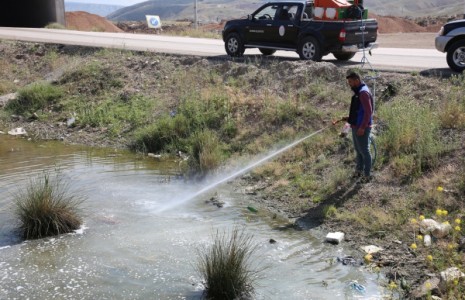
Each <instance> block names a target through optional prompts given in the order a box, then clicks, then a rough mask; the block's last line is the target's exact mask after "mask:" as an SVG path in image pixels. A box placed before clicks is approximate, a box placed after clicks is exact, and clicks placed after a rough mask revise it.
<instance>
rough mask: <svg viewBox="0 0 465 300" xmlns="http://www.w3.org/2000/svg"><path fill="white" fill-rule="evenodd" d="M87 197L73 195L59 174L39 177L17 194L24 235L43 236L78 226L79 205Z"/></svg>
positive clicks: (15, 198) (69, 230) (18, 214)
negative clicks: (51, 176) (54, 176)
mask: <svg viewBox="0 0 465 300" xmlns="http://www.w3.org/2000/svg"><path fill="white" fill-rule="evenodd" d="M82 201H83V198H82V197H80V196H75V195H72V194H71V193H70V192H69V188H68V185H67V184H66V183H64V182H63V180H61V179H60V178H58V176H57V177H56V178H52V179H51V178H50V175H49V174H45V175H44V176H43V177H37V178H36V179H33V180H31V181H30V183H29V184H28V185H27V186H26V187H25V188H24V189H21V190H20V191H18V192H17V193H16V195H15V196H14V198H13V202H14V205H15V214H16V216H17V217H18V219H19V229H20V231H21V234H22V236H23V238H24V239H40V238H44V237H48V236H54V235H59V234H63V233H68V232H71V231H73V230H76V229H78V228H79V227H80V226H81V223H82V220H81V218H80V217H79V213H78V209H79V206H80V204H81V203H82Z"/></svg>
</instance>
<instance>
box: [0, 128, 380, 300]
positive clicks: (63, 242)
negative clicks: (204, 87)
mask: <svg viewBox="0 0 465 300" xmlns="http://www.w3.org/2000/svg"><path fill="white" fill-rule="evenodd" d="M177 167H178V165H177V163H176V162H164V163H162V162H158V161H156V160H155V159H152V158H141V157H139V156H137V155H134V154H131V153H125V152H121V151H119V152H118V151H113V150H108V149H107V150H101V149H98V150H97V149H91V148H84V147H71V146H64V145H62V144H60V143H32V142H27V141H25V140H21V139H16V138H12V137H9V136H0V299H200V298H201V295H202V286H201V284H200V281H201V279H200V277H199V275H198V274H197V272H196V270H195V265H196V262H197V252H196V250H197V249H199V248H200V247H202V246H205V245H207V244H209V243H210V242H211V241H212V236H213V235H214V233H215V232H216V230H220V232H222V231H227V232H230V230H231V229H232V228H233V227H234V226H240V227H243V228H245V230H246V232H247V233H249V234H251V235H253V237H254V241H255V242H256V243H257V244H258V246H259V250H258V252H257V255H256V262H257V264H259V265H260V266H265V267H266V268H267V269H266V271H265V272H264V273H263V275H264V278H263V279H260V280H259V286H258V287H257V289H256V292H257V293H256V299H355V298H363V299H378V298H380V294H381V289H380V288H379V287H378V284H377V275H376V274H372V273H370V272H367V271H366V270H364V269H363V268H362V267H349V266H343V265H341V264H340V263H337V262H335V258H336V257H342V256H345V255H349V254H351V253H350V252H348V251H349V250H348V249H344V248H343V245H342V246H332V245H328V244H325V243H322V240H323V235H322V234H321V233H319V232H317V231H294V230H292V229H287V230H282V225H284V224H282V223H280V221H279V220H275V219H273V218H272V217H270V216H268V215H266V214H265V213H263V214H262V213H259V214H258V215H257V214H254V213H252V212H250V211H248V210H247V209H246V207H247V205H249V203H247V201H246V200H244V199H243V197H242V194H240V193H237V192H235V191H234V190H233V189H232V188H231V186H230V185H228V184H227V183H225V184H223V185H221V186H219V187H218V188H216V189H214V190H212V191H210V192H208V193H206V194H202V195H199V196H197V197H196V198H194V199H192V200H190V201H187V202H185V203H183V204H182V205H180V206H172V205H171V203H173V202H175V201H176V200H178V199H185V197H186V196H187V195H190V194H195V193H196V192H197V191H199V190H201V189H202V188H203V187H204V186H202V185H201V184H197V185H190V184H187V183H186V182H184V181H183V180H182V179H181V178H179V177H177V176H176V174H177ZM44 170H52V171H53V170H59V171H60V176H62V177H63V178H64V179H65V180H66V181H67V182H69V185H70V188H71V189H72V190H74V191H79V192H80V193H83V194H84V195H85V196H86V198H87V200H86V202H85V204H84V205H83V208H82V209H83V216H84V226H83V228H82V229H81V230H79V231H78V232H76V233H73V234H67V235H62V236H59V237H55V238H46V239H41V240H35V241H28V242H21V241H20V240H19V239H18V237H17V235H16V234H15V219H14V216H13V214H12V205H11V198H12V196H11V194H12V193H14V191H16V190H17V189H18V188H21V187H24V186H25V185H26V184H27V183H28V182H29V180H30V178H36V177H37V176H40V175H41V174H42V173H43V171H44ZM214 193H216V194H217V196H218V198H219V199H220V200H222V201H224V202H225V203H226V204H225V206H224V207H223V208H217V207H216V206H213V205H211V204H207V203H205V200H207V199H209V198H210V197H211V196H212V195H213V194H214ZM166 207H169V208H170V209H165V208H166ZM270 238H273V239H274V240H276V241H277V243H275V244H270V243H269V240H270ZM354 280H355V281H357V282H358V283H360V284H362V285H363V286H364V287H365V288H366V291H365V293H363V294H362V293H359V292H357V291H353V290H351V289H350V288H349V287H348V284H349V283H350V282H352V281H354Z"/></svg>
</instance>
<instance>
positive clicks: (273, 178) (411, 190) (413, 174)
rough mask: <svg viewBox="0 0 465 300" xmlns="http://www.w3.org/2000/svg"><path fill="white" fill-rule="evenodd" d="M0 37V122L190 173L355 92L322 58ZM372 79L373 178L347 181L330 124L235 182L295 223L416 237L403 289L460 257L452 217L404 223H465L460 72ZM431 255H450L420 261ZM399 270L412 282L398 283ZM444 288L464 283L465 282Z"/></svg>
mask: <svg viewBox="0 0 465 300" xmlns="http://www.w3.org/2000/svg"><path fill="white" fill-rule="evenodd" d="M0 46H1V49H2V51H3V52H4V53H5V55H2V57H1V58H0V65H1V66H2V69H1V72H2V76H1V77H0V94H6V93H12V92H18V95H19V97H18V99H17V100H16V101H14V102H11V103H10V104H9V105H8V106H7V107H6V108H5V109H4V110H2V111H1V113H0V121H1V124H2V127H12V126H19V125H21V126H23V127H25V128H26V130H27V131H28V132H31V133H33V134H32V136H33V137H37V138H44V137H48V138H59V137H63V138H62V139H63V140H64V141H65V142H71V143H89V141H93V142H96V143H95V144H97V145H99V143H100V145H101V146H125V147H130V148H132V149H133V150H134V151H139V152H141V153H157V154H167V155H176V154H179V153H181V154H183V155H186V156H188V157H189V159H188V160H186V165H185V166H184V167H185V170H186V173H189V174H191V175H199V174H200V175H203V174H206V173H209V172H215V170H217V169H218V168H221V166H222V165H225V164H231V163H233V162H234V161H235V160H236V159H237V158H239V157H249V156H253V155H257V154H261V153H267V152H268V151H269V150H270V149H272V148H275V147H277V146H279V145H285V144H287V143H289V142H291V141H293V140H295V139H296V138H298V137H302V136H304V135H306V134H309V133H311V132H314V131H316V130H318V129H320V128H322V127H324V126H327V125H329V124H330V122H331V120H333V119H336V118H338V117H341V116H344V115H346V114H347V110H348V106H349V101H350V96H351V92H350V90H349V89H348V87H347V86H346V83H345V71H344V70H343V69H340V68H337V67H336V66H334V65H332V64H329V63H313V62H303V61H289V60H279V59H274V58H268V59H265V58H262V57H260V56H248V57H246V58H245V59H244V60H241V61H237V62H234V61H229V60H215V59H209V60H207V59H201V58H193V57H175V56H166V55H160V54H154V53H140V52H130V51H120V50H99V49H91V48H79V47H71V46H63V47H58V46H50V45H48V46H47V45H38V44H24V43H18V44H15V43H9V42H2V43H1V44H0ZM365 74H366V73H365ZM45 78H53V80H52V81H51V82H50V81H49V82H44V81H43V80H44V79H45ZM369 84H371V83H369ZM376 86H377V91H376V94H377V96H378V97H377V112H376V117H377V120H376V124H377V127H376V131H377V133H376V143H377V146H378V158H377V162H376V164H375V180H374V181H373V182H372V183H369V184H367V185H364V186H360V185H356V184H354V182H353V181H352V180H351V179H350V174H351V172H352V171H353V168H354V167H353V161H354V156H353V149H352V144H351V141H349V140H347V139H342V138H340V137H339V136H338V132H339V129H340V128H338V127H331V128H329V129H327V130H326V131H324V132H323V133H322V134H320V135H317V136H315V137H314V138H312V139H309V140H306V141H305V142H303V143H302V144H300V145H299V146H297V147H295V148H293V149H291V150H290V151H288V152H286V153H284V154H283V155H281V156H279V158H277V159H275V160H273V161H270V162H269V163H267V164H265V165H262V166H260V167H258V168H257V169H255V170H253V171H252V172H251V173H250V177H249V178H248V179H247V180H248V181H247V182H246V183H244V184H247V185H249V186H251V187H254V186H260V188H259V189H258V188H257V192H258V193H260V197H259V198H260V199H265V201H264V202H263V203H268V204H269V203H272V204H273V205H272V206H273V207H275V209H276V210H277V211H278V212H279V213H281V214H284V215H286V216H288V217H290V218H292V219H293V220H300V221H308V220H310V219H311V222H313V223H315V222H317V221H318V222H320V223H319V224H325V226H328V227H330V228H331V229H337V230H340V229H341V228H344V230H347V231H349V232H348V234H349V235H351V234H352V235H355V234H357V235H359V237H358V239H359V240H360V243H373V244H382V245H384V246H385V247H386V248H392V249H398V251H401V250H400V249H401V248H402V247H404V246H405V245H411V244H413V243H415V244H417V248H416V249H411V251H413V252H412V253H414V254H415V255H414V256H412V257H409V258H408V259H407V261H406V262H405V261H401V259H400V258H399V259H398V261H395V262H394V263H393V264H394V266H398V265H399V266H400V265H401V264H402V266H403V267H404V268H407V269H411V270H410V271H408V272H407V271H406V272H404V273H402V274H398V273H395V272H394V273H392V274H393V275H392V282H393V283H394V284H396V286H398V287H399V291H400V292H401V293H404V294H409V293H410V292H411V291H412V290H413V289H414V288H415V287H417V286H419V285H421V284H423V281H424V280H425V277H426V275H425V273H424V269H426V270H430V271H431V272H439V271H441V270H442V269H443V268H445V267H446V266H457V267H459V268H461V269H462V270H463V267H464V266H463V261H464V258H463V253H461V252H458V251H457V250H458V247H459V239H460V237H462V236H463V234H464V231H463V229H462V228H461V227H460V230H455V229H454V231H453V234H452V233H451V234H450V235H449V236H448V237H447V238H444V239H442V240H440V241H437V242H435V244H434V246H433V247H431V248H426V247H423V246H421V243H419V242H418V239H417V235H418V234H419V233H418V232H416V231H415V229H412V227H411V219H418V218H419V216H420V215H423V216H424V217H426V218H430V217H431V218H434V219H438V220H439V219H440V218H439V216H438V215H437V214H436V210H437V209H440V210H441V211H443V210H444V211H447V212H448V218H449V219H448V221H449V222H451V223H453V222H455V220H456V219H459V220H462V219H463V214H464V201H463V200H464V191H465V178H464V175H463V174H464V172H463V171H464V170H463V165H464V164H463V159H462V157H463V154H464V150H463V144H464V129H465V100H464V97H463V90H464V89H465V80H464V77H463V76H455V77H452V78H439V77H422V76H418V75H415V74H382V76H381V77H380V78H379V79H378V81H377V85H376ZM13 114H14V115H16V116H15V117H14V118H12V115H13ZM18 114H19V115H20V116H19V117H18ZM73 118H74V119H73ZM70 119H73V122H71V124H70V125H69V127H68V123H69V122H68V121H69V120H70ZM41 124H42V125H41ZM50 125H53V127H50ZM45 128H46V129H45ZM42 131H47V132H46V134H44V132H42ZM438 187H441V188H442V190H441V189H439V190H438ZM260 199H258V200H257V201H261V200H260ZM441 218H442V217H441ZM440 220H441V221H445V220H443V219H440ZM457 226H459V225H457ZM393 240H396V241H400V242H401V244H395V243H394V244H392V241H393ZM388 242H389V243H390V244H389V245H386V243H388ZM448 244H453V245H455V246H453V247H452V248H451V249H449V248H448V246H447V245H448ZM396 245H399V246H396ZM444 245H445V246H444ZM396 247H397V248H396ZM444 247H445V248H444ZM392 249H391V251H397V250H392ZM403 251H404V252H405V249H404V250H403ZM447 251H449V252H447ZM407 253H411V252H409V251H407ZM440 253H442V254H440ZM449 254H450V256H448V255H449ZM412 255H413V254H412ZM429 255H431V256H433V257H438V256H441V257H446V258H445V259H441V260H436V259H433V260H428V257H429ZM449 257H450V259H449ZM402 258H403V259H405V257H402ZM376 259H380V260H381V259H382V257H381V258H380V257H378V258H377V257H375V259H374V262H378V264H379V265H383V264H382V263H379V260H378V261H377V260H376ZM460 259H461V260H460ZM410 263H412V265H410ZM413 263H414V264H413ZM414 269H416V270H418V271H417V272H414ZM388 277H389V276H388ZM400 278H405V279H406V280H407V281H408V282H409V285H410V286H411V289H409V290H404V289H401V288H400V281H399V280H400ZM392 286H394V285H392ZM448 291H450V292H451V293H458V292H461V291H463V282H461V281H460V282H458V283H457V285H456V286H451V287H450V288H449V290H448Z"/></svg>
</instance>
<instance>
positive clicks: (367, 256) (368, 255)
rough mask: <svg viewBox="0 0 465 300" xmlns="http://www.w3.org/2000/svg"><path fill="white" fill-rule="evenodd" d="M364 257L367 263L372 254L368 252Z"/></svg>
mask: <svg viewBox="0 0 465 300" xmlns="http://www.w3.org/2000/svg"><path fill="white" fill-rule="evenodd" d="M364 259H365V261H366V262H367V263H369V262H370V261H371V260H372V259H373V255H371V254H369V253H368V254H367V255H365V257H364Z"/></svg>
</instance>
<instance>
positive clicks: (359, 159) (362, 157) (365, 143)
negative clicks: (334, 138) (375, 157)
mask: <svg viewBox="0 0 465 300" xmlns="http://www.w3.org/2000/svg"><path fill="white" fill-rule="evenodd" d="M357 129H358V128H352V140H353V141H354V148H355V154H356V160H355V161H356V163H357V165H356V171H357V172H363V174H364V175H365V176H370V175H371V153H370V141H369V137H370V132H371V128H365V134H364V135H362V136H358V135H357Z"/></svg>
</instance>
